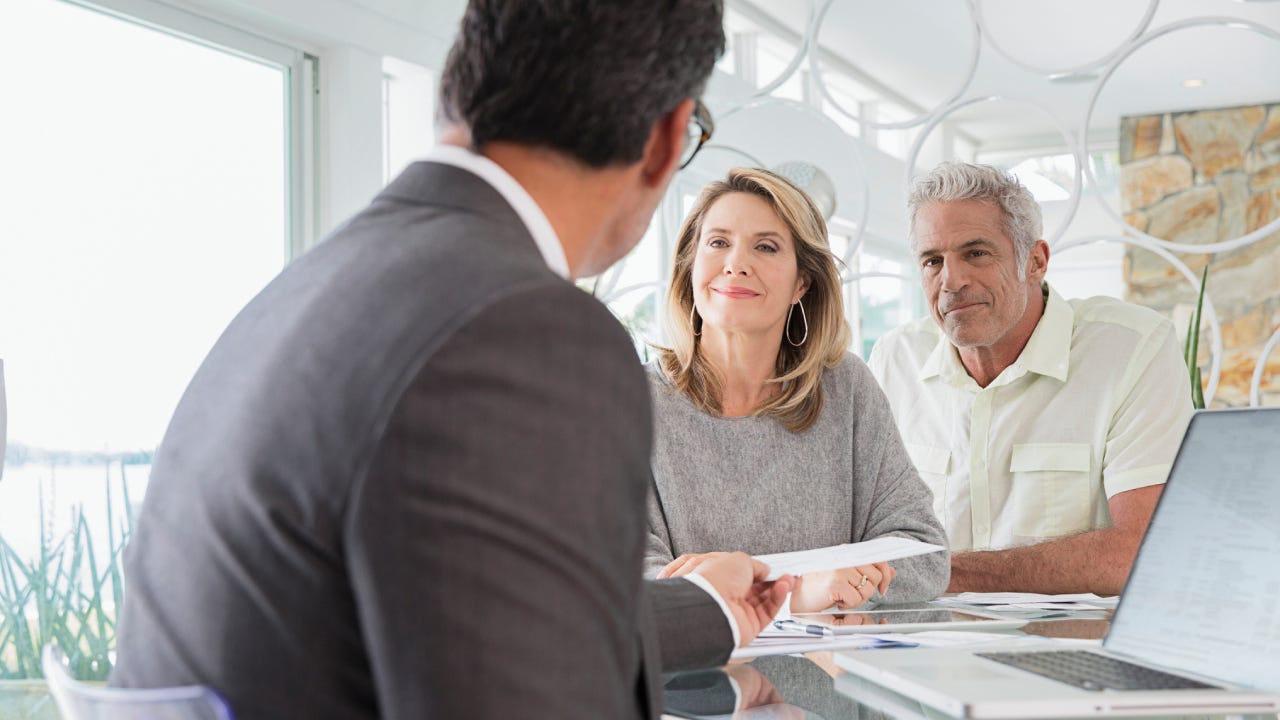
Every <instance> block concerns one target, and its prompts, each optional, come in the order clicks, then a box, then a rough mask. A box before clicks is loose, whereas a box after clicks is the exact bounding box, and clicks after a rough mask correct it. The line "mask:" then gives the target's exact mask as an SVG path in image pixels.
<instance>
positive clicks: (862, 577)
mask: <svg viewBox="0 0 1280 720" xmlns="http://www.w3.org/2000/svg"><path fill="white" fill-rule="evenodd" d="M668 567H670V566H668ZM896 574H897V573H896V571H895V570H894V569H893V568H892V567H889V563H887V562H882V563H875V564H874V565H859V566H857V567H850V568H841V569H839V570H828V571H826V572H815V573H807V574H805V575H801V576H800V578H799V582H798V583H797V584H796V587H795V588H794V589H792V591H791V612H793V613H795V612H821V611H823V610H826V609H827V608H829V607H831V606H832V605H835V606H836V607H838V608H841V609H844V610H848V609H852V608H856V607H859V606H860V605H862V604H863V603H865V602H866V601H867V600H869V599H870V598H871V596H872V595H874V594H875V593H876V591H877V590H879V591H880V594H881V595H883V594H884V593H885V591H887V590H888V589H889V583H890V582H892V581H893V578H894V575H896Z"/></svg>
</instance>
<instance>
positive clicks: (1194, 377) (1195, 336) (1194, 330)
mask: <svg viewBox="0 0 1280 720" xmlns="http://www.w3.org/2000/svg"><path fill="white" fill-rule="evenodd" d="M1208 280H1209V266H1208V264H1206V265H1205V266H1204V272H1202V273H1200V297H1199V298H1198V299H1197V300H1196V309H1195V311H1193V312H1192V313H1191V322H1190V323H1189V324H1188V326H1187V343H1186V345H1185V346H1184V347H1183V349H1182V356H1183V357H1184V358H1186V360H1187V372H1188V374H1189V375H1190V377H1191V404H1192V405H1194V406H1195V408H1196V409H1197V410H1201V409H1204V386H1203V385H1202V384H1201V383H1200V363H1199V357H1200V311H1201V310H1202V309H1203V307H1204V286H1205V285H1206V284H1207V283H1208Z"/></svg>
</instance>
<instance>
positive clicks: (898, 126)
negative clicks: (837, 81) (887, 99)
mask: <svg viewBox="0 0 1280 720" xmlns="http://www.w3.org/2000/svg"><path fill="white" fill-rule="evenodd" d="M834 4H835V0H825V2H823V4H822V8H821V9H820V10H818V12H817V15H816V16H815V17H814V20H813V24H812V25H811V27H810V31H809V32H810V34H812V36H813V37H812V38H811V39H810V40H809V43H808V45H809V69H810V71H811V72H812V73H813V81H814V83H815V84H816V85H817V86H818V91H819V92H821V93H822V97H823V98H825V99H826V100H827V102H829V103H831V106H832V107H834V108H835V109H836V112H838V113H840V114H841V115H844V116H845V117H847V118H849V119H851V120H854V121H856V122H860V123H862V124H864V125H866V126H867V127H869V128H875V129H877V130H903V129H906V128H912V127H915V126H917V125H919V124H920V123H922V122H924V121H926V120H928V119H929V118H931V117H934V116H935V115H937V114H938V113H940V112H942V111H943V109H945V108H946V107H947V106H948V105H950V104H951V103H953V102H955V101H956V100H958V99H959V98H960V97H961V96H962V95H964V94H965V91H967V90H968V89H969V85H970V84H971V83H973V78H974V75H976V74H977V71H978V56H979V55H980V54H981V50H982V30H981V28H980V26H979V25H978V18H977V12H976V11H975V10H974V7H973V4H972V2H971V0H964V4H965V6H966V7H967V8H969V19H970V21H971V23H970V26H971V38H972V41H973V52H972V53H970V54H969V69H968V70H967V71H966V72H965V76H964V80H963V81H961V83H960V86H959V87H958V88H956V89H955V91H954V92H952V93H951V94H950V95H949V96H947V98H946V99H944V100H943V101H942V102H940V103H938V105H937V106H936V107H934V108H933V109H931V110H926V111H925V112H923V113H921V114H920V115H918V116H916V117H914V118H912V119H910V120H904V121H902V122H892V123H890V122H886V123H882V122H873V121H870V120H865V119H863V118H860V117H858V116H857V115H854V114H853V113H851V112H849V111H848V110H847V109H845V107H844V106H843V105H841V104H840V102H839V101H837V100H836V99H835V98H834V97H832V95H831V91H830V90H828V89H827V84H826V82H824V81H823V79H822V61H821V59H820V57H819V55H820V54H821V51H822V48H821V45H819V43H818V37H819V35H820V33H821V30H822V23H823V21H825V20H826V17H827V11H828V10H830V9H831V6H832V5H834Z"/></svg>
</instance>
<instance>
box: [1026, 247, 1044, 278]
mask: <svg viewBox="0 0 1280 720" xmlns="http://www.w3.org/2000/svg"><path fill="white" fill-rule="evenodd" d="M1048 271H1049V243H1047V242H1045V241H1043V240H1037V241H1036V244H1035V245H1032V246H1031V253H1030V254H1029V255H1028V256H1027V279H1028V280H1034V281H1035V283H1036V284H1037V285H1039V284H1040V282H1041V281H1042V280H1044V275H1045V273H1047V272H1048Z"/></svg>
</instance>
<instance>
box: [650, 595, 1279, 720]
mask: <svg viewBox="0 0 1280 720" xmlns="http://www.w3.org/2000/svg"><path fill="white" fill-rule="evenodd" d="M1109 617H1110V611H1105V612H1095V613H1069V614H1067V617H1062V618H1053V619H1043V620H1035V621H1032V622H1029V623H1028V624H1027V625H1025V626H1023V627H1022V628H1021V629H1020V631H1017V632H1013V633H1011V634H1012V635H1014V636H1021V635H1036V636H1042V637H1057V638H1075V639H1086V640H1098V639H1101V638H1102V637H1103V636H1104V635H1105V634H1106V631H1107V627H1108V625H1109V620H1108V618H1109ZM858 652H876V651H875V650H862V651H858ZM663 681H664V683H663V700H664V705H665V707H664V712H665V713H666V715H665V716H664V717H671V718H694V719H697V720H703V719H710V718H716V719H721V718H724V719H727V718H736V719H741V720H765V719H768V720H818V719H819V718H821V719H822V720H852V719H855V718H856V719H857V720H869V719H876V720H880V719H885V720H933V719H935V718H945V717H949V716H947V715H945V714H944V713H942V712H940V711H938V710H936V709H934V708H931V707H929V706H926V705H922V704H920V703H919V702H917V701H915V700H912V699H911V698H908V697H906V696H903V695H899V694H898V693H894V692H892V691H890V690H887V689H885V688H882V687H880V686H877V685H875V684H874V683H871V682H869V681H866V680H863V679H862V678H859V677H857V676H855V675H850V674H848V673H845V672H844V671H843V670H841V669H840V668H839V667H837V666H836V664H835V661H834V659H833V653H831V652H814V653H807V654H805V655H774V656H768V657H759V658H754V659H752V660H748V661H741V662H738V661H735V662H733V663H731V664H729V665H726V666H725V667H723V668H719V669H716V670H704V671H698V672H690V673H676V674H671V675H667V676H665V677H664V678H663ZM1194 717H1197V718H1203V717H1205V716H1203V715H1199V716H1194ZM1227 717H1229V718H1232V719H1234V720H1278V719H1280V715H1266V716H1256V715H1250V716H1240V715H1235V716H1227Z"/></svg>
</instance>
